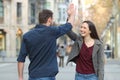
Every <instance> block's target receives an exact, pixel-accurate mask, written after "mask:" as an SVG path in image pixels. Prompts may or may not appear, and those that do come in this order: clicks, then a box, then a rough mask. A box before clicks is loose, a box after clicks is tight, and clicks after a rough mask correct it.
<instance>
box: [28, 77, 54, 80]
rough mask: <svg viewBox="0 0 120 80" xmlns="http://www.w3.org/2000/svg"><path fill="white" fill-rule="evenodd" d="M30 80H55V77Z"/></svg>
mask: <svg viewBox="0 0 120 80" xmlns="http://www.w3.org/2000/svg"><path fill="white" fill-rule="evenodd" d="M29 80H55V77H44V78H30V77H29Z"/></svg>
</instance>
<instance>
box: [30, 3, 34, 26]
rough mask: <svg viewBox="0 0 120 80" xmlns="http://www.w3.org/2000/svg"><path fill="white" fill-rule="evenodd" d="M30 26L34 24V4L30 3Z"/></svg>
mask: <svg viewBox="0 0 120 80" xmlns="http://www.w3.org/2000/svg"><path fill="white" fill-rule="evenodd" d="M30 15H31V19H30V20H31V21H30V22H31V24H34V23H35V4H33V3H31V13H30Z"/></svg>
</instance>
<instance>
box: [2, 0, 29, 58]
mask: <svg viewBox="0 0 120 80" xmlns="http://www.w3.org/2000/svg"><path fill="white" fill-rule="evenodd" d="M27 4H28V0H0V50H1V51H2V50H4V51H5V56H6V57H15V56H17V55H18V52H19V49H20V43H21V37H22V34H23V33H24V32H26V31H27V30H28V29H27V28H28V25H27V23H28V19H27V14H28V9H27V8H28V7H27V6H28V5H27Z"/></svg>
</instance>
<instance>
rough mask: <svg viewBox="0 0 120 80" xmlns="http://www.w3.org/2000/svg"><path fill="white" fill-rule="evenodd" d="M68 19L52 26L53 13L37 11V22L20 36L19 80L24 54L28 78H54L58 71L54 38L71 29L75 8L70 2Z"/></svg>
mask: <svg viewBox="0 0 120 80" xmlns="http://www.w3.org/2000/svg"><path fill="white" fill-rule="evenodd" d="M67 13H68V16H69V17H70V19H69V20H68V22H67V23H65V24H63V25H61V26H58V27H53V26H51V25H52V22H53V13H52V11H50V10H47V9H46V10H42V12H40V13H39V24H38V25H36V26H35V28H33V29H32V30H30V31H28V32H27V33H25V34H24V35H23V37H22V44H21V49H20V53H19V56H18V58H17V61H18V76H19V80H23V70H24V62H25V59H26V56H27V55H28V58H29V60H30V64H29V68H28V72H29V80H55V76H56V74H57V73H58V64H57V56H56V40H57V38H59V37H60V36H62V35H64V34H66V33H67V32H69V31H70V30H71V29H72V25H73V22H74V15H75V9H74V5H73V4H71V5H70V6H69V8H68V10H67Z"/></svg>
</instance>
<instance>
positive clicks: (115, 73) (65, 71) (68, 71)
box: [0, 57, 120, 80]
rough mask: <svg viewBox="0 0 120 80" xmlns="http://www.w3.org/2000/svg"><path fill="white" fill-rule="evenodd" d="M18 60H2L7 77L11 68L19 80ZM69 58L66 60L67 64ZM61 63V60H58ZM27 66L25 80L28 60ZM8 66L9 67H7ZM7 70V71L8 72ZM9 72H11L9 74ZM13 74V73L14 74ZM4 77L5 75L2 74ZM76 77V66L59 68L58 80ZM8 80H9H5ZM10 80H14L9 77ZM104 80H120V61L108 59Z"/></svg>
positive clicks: (1, 66)
mask: <svg viewBox="0 0 120 80" xmlns="http://www.w3.org/2000/svg"><path fill="white" fill-rule="evenodd" d="M16 59H17V58H5V59H4V61H3V60H2V58H0V68H3V70H4V73H5V75H7V76H9V75H10V74H7V73H9V72H10V71H11V70H10V68H14V70H15V71H11V75H13V76H15V77H16V78H15V79H17V76H16V75H17V65H16V63H17V61H16ZM66 60H67V57H66V58H65V63H66ZM58 61H59V59H58ZM26 62H27V63H26V66H25V72H24V76H25V80H27V78H28V71H27V68H28V63H29V61H28V59H27V60H26ZM7 64H8V65H7ZM9 64H10V65H9ZM10 66H11V67H10ZM6 70H7V71H6ZM8 71H9V72H8ZM12 72H13V73H12ZM0 74H2V75H3V73H1V72H0ZM74 77H75V64H74V63H69V64H68V65H67V66H65V67H64V68H62V67H59V73H58V74H57V76H56V80H74ZM4 80H7V79H4ZM9 80H13V79H11V78H10V77H9ZM104 80H120V59H108V60H107V63H106V64H105V79H104Z"/></svg>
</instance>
